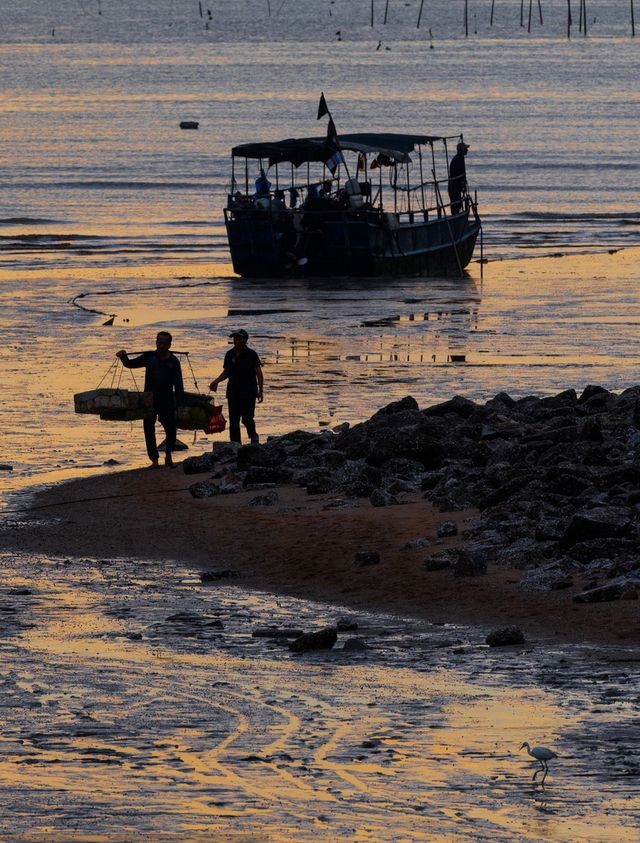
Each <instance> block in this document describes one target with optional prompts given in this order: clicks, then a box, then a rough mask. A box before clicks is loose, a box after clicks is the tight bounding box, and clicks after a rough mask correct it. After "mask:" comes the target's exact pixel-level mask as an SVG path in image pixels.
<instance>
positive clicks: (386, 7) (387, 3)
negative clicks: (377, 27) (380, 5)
mask: <svg viewBox="0 0 640 843" xmlns="http://www.w3.org/2000/svg"><path fill="white" fill-rule="evenodd" d="M388 14H389V0H387V2H386V3H385V7H384V21H383V23H384V24H385V26H386V24H387V16H388Z"/></svg>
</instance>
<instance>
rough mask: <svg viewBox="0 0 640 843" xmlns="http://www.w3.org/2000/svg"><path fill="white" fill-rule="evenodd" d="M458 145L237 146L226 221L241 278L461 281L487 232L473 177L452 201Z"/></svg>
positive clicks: (348, 138)
mask: <svg viewBox="0 0 640 843" xmlns="http://www.w3.org/2000/svg"><path fill="white" fill-rule="evenodd" d="M457 144H463V140H462V135H456V136H454V137H440V136H434V135H417V134H392V133H374V132H366V133H356V134H341V135H339V136H338V135H334V136H333V137H332V138H330V136H329V134H328V136H327V138H298V139H287V140H282V141H277V142H264V143H248V144H242V145H241V146H236V147H234V148H233V150H232V178H231V190H230V192H229V194H228V201H227V207H226V208H225V209H224V216H225V224H226V229H227V236H228V239H229V248H230V251H231V259H232V261H233V268H234V270H235V272H237V273H238V275H241V276H243V277H247V278H255V277H283V276H287V275H314V276H325V277H333V276H386V275H407V274H415V275H450V274H459V275H462V274H463V271H464V268H465V267H466V266H467V264H468V263H469V261H470V260H471V257H472V255H473V250H474V247H475V245H476V240H477V238H478V234H479V233H480V232H481V227H482V225H481V221H480V217H479V215H478V207H477V200H476V199H475V198H473V197H472V196H471V194H470V192H469V190H468V188H467V183H466V176H465V177H464V189H463V190H462V196H461V197H460V201H458V202H454V203H452V202H451V201H450V200H449V196H448V193H447V183H448V175H449V161H450V150H452V149H454V148H455V147H456V145H457ZM242 163H243V164H244V166H241V165H242ZM438 167H440V170H441V172H442V173H443V177H442V178H439V177H438V173H437V169H438ZM242 170H243V171H244V172H241V171H242ZM239 171H240V172H239ZM258 172H259V173H260V175H259V177H258V179H257V180H256V181H255V190H254V189H253V187H254V179H255V175H256V174H257V173H258ZM445 197H446V198H445Z"/></svg>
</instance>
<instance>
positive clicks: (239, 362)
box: [209, 328, 264, 445]
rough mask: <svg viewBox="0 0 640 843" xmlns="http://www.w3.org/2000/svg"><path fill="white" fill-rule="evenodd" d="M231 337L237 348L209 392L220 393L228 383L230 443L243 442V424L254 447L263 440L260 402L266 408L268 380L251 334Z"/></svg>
mask: <svg viewBox="0 0 640 843" xmlns="http://www.w3.org/2000/svg"><path fill="white" fill-rule="evenodd" d="M229 336H230V337H231V339H232V340H233V348H231V349H229V351H227V353H226V354H225V356H224V364H223V369H222V372H221V373H220V374H219V375H218V377H217V378H215V380H212V381H211V383H210V384H209V389H210V390H211V391H212V392H216V391H217V389H218V384H219V383H222V381H225V380H228V381H229V383H228V384H227V405H228V407H229V439H230V440H231V441H232V442H242V437H241V436H240V422H241V421H242V424H243V425H244V426H245V428H246V429H247V435H248V436H249V439H250V441H251V444H252V445H258V444H259V442H260V437H259V436H258V433H257V432H256V422H255V418H254V416H255V413H256V401H257V402H258V404H262V401H263V397H264V395H263V390H264V377H263V375H262V363H261V362H260V358H259V357H258V355H257V353H256V352H255V351H254V350H253V349H252V348H249V346H248V345H247V342H248V340H249V334H248V333H247V332H246V331H245V330H244V328H240V329H239V330H237V331H232V332H231V333H230V334H229Z"/></svg>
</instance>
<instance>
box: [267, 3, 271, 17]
mask: <svg viewBox="0 0 640 843" xmlns="http://www.w3.org/2000/svg"><path fill="white" fill-rule="evenodd" d="M267 10H268V12H269V17H271V0H267Z"/></svg>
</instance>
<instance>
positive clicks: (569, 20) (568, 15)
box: [567, 0, 573, 38]
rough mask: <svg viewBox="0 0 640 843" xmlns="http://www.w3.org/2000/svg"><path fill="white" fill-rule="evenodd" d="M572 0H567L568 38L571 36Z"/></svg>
mask: <svg viewBox="0 0 640 843" xmlns="http://www.w3.org/2000/svg"><path fill="white" fill-rule="evenodd" d="M572 23H573V21H572V19H571V0H567V38H571V25H572Z"/></svg>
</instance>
